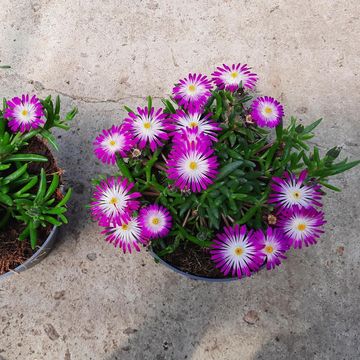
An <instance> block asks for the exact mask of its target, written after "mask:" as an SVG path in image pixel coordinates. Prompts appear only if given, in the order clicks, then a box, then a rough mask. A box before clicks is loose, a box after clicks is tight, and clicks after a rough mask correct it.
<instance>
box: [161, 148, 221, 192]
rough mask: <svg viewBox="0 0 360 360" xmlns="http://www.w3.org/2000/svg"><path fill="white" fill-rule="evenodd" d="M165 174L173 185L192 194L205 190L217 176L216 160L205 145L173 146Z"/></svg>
mask: <svg viewBox="0 0 360 360" xmlns="http://www.w3.org/2000/svg"><path fill="white" fill-rule="evenodd" d="M167 167H168V170H167V173H168V177H169V179H171V180H174V185H175V186H176V187H178V188H180V189H181V190H184V189H191V190H192V191H193V192H200V191H201V190H205V189H206V188H207V187H208V186H209V185H210V184H212V183H213V181H214V179H215V177H216V175H217V173H218V172H217V168H218V163H217V158H216V156H214V150H213V149H211V148H209V147H208V146H207V145H206V144H200V143H196V144H195V143H190V144H188V145H185V146H174V147H173V149H172V150H171V152H170V154H169V158H168V161H167Z"/></svg>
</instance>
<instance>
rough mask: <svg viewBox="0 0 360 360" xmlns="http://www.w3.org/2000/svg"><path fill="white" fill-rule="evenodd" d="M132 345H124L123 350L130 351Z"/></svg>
mask: <svg viewBox="0 0 360 360" xmlns="http://www.w3.org/2000/svg"><path fill="white" fill-rule="evenodd" d="M130 349H131V347H130V346H129V345H126V346H123V347H122V348H121V350H123V351H130Z"/></svg>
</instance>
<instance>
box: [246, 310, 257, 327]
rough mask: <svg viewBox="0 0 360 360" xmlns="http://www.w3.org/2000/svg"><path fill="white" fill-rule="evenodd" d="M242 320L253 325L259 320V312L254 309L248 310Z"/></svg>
mask: <svg viewBox="0 0 360 360" xmlns="http://www.w3.org/2000/svg"><path fill="white" fill-rule="evenodd" d="M243 320H244V321H245V322H247V323H248V324H250V325H254V324H255V323H256V322H257V321H258V320H259V314H258V313H257V312H256V311H255V310H250V311H248V312H247V313H246V314H245V316H244V317H243Z"/></svg>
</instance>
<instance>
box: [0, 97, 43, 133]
mask: <svg viewBox="0 0 360 360" xmlns="http://www.w3.org/2000/svg"><path fill="white" fill-rule="evenodd" d="M6 104H7V108H6V109H5V112H4V118H5V119H8V120H9V123H8V125H9V128H10V129H11V131H12V132H16V131H20V132H22V133H23V132H25V131H29V130H31V129H37V128H38V127H40V126H41V125H43V124H44V123H45V119H44V111H43V106H42V105H41V102H40V100H39V99H38V98H37V97H36V96H35V95H33V96H32V97H30V95H28V94H26V95H22V96H21V98H20V97H14V98H12V99H11V100H9V101H7V103H6Z"/></svg>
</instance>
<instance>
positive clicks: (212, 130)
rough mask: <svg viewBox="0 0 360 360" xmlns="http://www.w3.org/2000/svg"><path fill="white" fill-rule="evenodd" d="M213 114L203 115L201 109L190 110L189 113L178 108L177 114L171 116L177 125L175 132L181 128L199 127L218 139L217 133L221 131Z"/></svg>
mask: <svg viewBox="0 0 360 360" xmlns="http://www.w3.org/2000/svg"><path fill="white" fill-rule="evenodd" d="M211 116H212V114H206V115H204V116H203V114H202V112H201V111H199V110H189V112H188V113H186V112H184V111H183V110H178V111H177V112H176V114H173V115H172V116H171V118H172V120H173V121H174V125H175V132H174V133H175V134H176V133H177V132H178V130H180V129H186V128H190V129H193V128H196V127H197V128H198V129H199V131H200V132H201V133H203V134H205V135H207V136H209V137H210V138H211V140H213V141H216V140H217V138H216V133H217V132H218V131H221V128H220V127H219V125H218V124H217V123H216V122H215V121H213V120H212V119H211Z"/></svg>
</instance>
